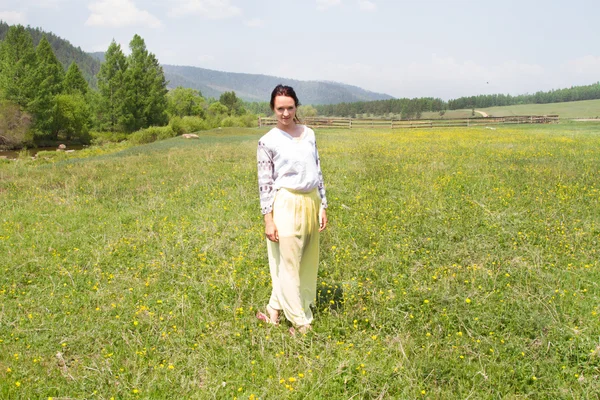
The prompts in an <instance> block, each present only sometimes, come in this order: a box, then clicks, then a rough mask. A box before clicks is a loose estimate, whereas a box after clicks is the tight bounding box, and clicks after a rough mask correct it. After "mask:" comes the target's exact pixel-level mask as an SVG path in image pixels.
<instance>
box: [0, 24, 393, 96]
mask: <svg viewBox="0 0 600 400" xmlns="http://www.w3.org/2000/svg"><path fill="white" fill-rule="evenodd" d="M8 28H9V25H8V24H6V23H4V22H2V21H0V40H3V39H4V37H5V36H6V32H7V31H8ZM27 30H28V31H29V33H30V34H31V37H32V39H33V44H34V46H37V44H38V43H39V41H40V39H41V38H42V36H43V35H46V38H47V39H48V41H49V42H50V45H51V46H52V49H53V50H54V54H56V57H57V58H58V60H59V61H60V62H61V64H62V65H63V66H64V67H65V70H66V69H67V68H68V67H69V65H70V64H71V62H72V61H75V62H76V63H77V65H78V66H79V68H80V69H81V72H82V73H83V76H84V77H85V79H86V80H87V81H88V82H89V83H90V85H91V86H92V87H94V88H96V87H97V80H96V75H97V74H98V72H99V71H100V66H101V65H102V62H103V61H104V52H94V53H86V52H84V51H83V50H81V49H80V48H79V47H75V46H73V45H72V44H71V43H69V41H68V40H65V39H62V38H60V37H58V36H56V35H54V34H53V33H50V32H45V31H43V30H41V29H40V28H31V27H27ZM162 67H163V69H164V72H165V78H166V79H167V81H168V82H169V84H168V87H169V88H175V87H177V86H183V87H187V88H192V89H197V90H200V92H202V95H203V96H204V97H214V98H219V97H220V96H221V93H223V92H230V91H234V92H235V93H236V95H237V96H238V97H240V98H242V99H244V100H246V101H269V96H270V95H271V91H272V90H273V88H274V87H275V86H276V85H277V84H279V83H282V84H284V85H290V86H293V87H294V89H295V90H296V92H297V93H298V97H300V101H301V102H302V103H303V104H315V105H316V104H337V103H352V102H356V101H371V100H388V99H393V97H392V96H388V95H387V94H381V93H375V92H370V91H368V90H364V89H361V88H359V87H357V86H351V85H346V84H343V83H338V82H325V81H299V80H295V79H286V78H279V77H275V76H269V75H258V74H241V73H234V72H222V71H214V70H210V69H204V68H198V67H184V66H177V65H163V66H162Z"/></svg>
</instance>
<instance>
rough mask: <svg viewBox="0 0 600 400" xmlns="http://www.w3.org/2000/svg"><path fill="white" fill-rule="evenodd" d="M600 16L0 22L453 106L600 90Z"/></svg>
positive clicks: (353, 4) (65, 10) (307, 13)
mask: <svg viewBox="0 0 600 400" xmlns="http://www.w3.org/2000/svg"><path fill="white" fill-rule="evenodd" d="M599 15H600V1H598V0H570V1H566V0H546V1H539V0H536V1H533V0H519V1H515V0H505V1H473V0H452V1H450V0H448V1H444V0H419V1H417V0H412V1H406V0H286V1H274V0H2V1H1V2H0V20H3V21H5V22H8V23H9V24H17V23H19V24H23V25H30V26H32V27H40V28H41V29H43V30H45V31H50V32H53V33H54V34H56V35H58V36H60V37H62V38H64V39H67V40H69V41H70V42H71V44H73V45H75V46H76V47H80V48H81V49H82V50H84V51H88V52H93V51H106V49H107V48H108V45H109V44H110V42H111V41H112V40H113V39H114V40H115V41H116V42H117V43H119V44H121V46H122V47H123V49H124V50H126V49H127V48H128V45H129V42H130V41H131V38H132V37H133V35H134V34H136V33H137V34H139V35H140V36H141V37H142V38H144V40H145V42H146V46H147V48H148V50H149V51H151V52H152V53H154V54H155V55H156V57H157V58H158V60H159V62H161V63H163V64H174V65H189V66H196V67H201V68H208V69H214V70H219V71H227V72H242V73H253V74H265V75H273V76H278V77H282V78H288V79H298V80H325V81H336V82H342V83H345V84H350V85H355V86H359V87H361V88H363V89H367V90H371V91H374V92H380V93H386V94H389V95H391V96H394V97H398V98H401V97H409V98H413V97H439V98H442V99H444V100H449V99H452V98H458V97H461V96H472V95H478V94H492V93H505V94H512V95H516V94H524V93H534V92H536V91H539V90H544V91H546V90H550V89H558V88H564V87H570V86H574V85H589V84H592V83H595V82H598V81H600V46H599V45H598V38H600V23H598V16H599ZM282 82H283V83H285V79H282ZM299 96H300V97H301V94H299Z"/></svg>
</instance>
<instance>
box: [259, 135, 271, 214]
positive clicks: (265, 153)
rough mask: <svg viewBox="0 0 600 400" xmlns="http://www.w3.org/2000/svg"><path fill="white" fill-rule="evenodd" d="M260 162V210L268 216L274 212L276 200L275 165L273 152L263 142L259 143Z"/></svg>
mask: <svg viewBox="0 0 600 400" xmlns="http://www.w3.org/2000/svg"><path fill="white" fill-rule="evenodd" d="M256 159H257V162H258V191H259V194H260V208H261V212H262V214H263V215H264V214H268V213H270V212H271V211H273V201H274V200H275V190H274V188H273V183H274V182H275V177H274V175H275V164H273V156H272V154H271V151H270V150H269V149H268V148H267V146H265V144H264V143H263V142H262V141H259V142H258V150H257V151H256Z"/></svg>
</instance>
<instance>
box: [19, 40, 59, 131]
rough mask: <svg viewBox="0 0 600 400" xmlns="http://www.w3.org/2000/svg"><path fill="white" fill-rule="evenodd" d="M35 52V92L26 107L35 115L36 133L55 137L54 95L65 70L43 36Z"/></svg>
mask: <svg viewBox="0 0 600 400" xmlns="http://www.w3.org/2000/svg"><path fill="white" fill-rule="evenodd" d="M35 52H36V59H37V66H36V69H35V72H34V77H33V79H34V82H35V84H36V92H35V96H34V98H33V100H32V101H31V102H30V103H29V105H28V109H29V111H30V112H31V113H32V114H33V115H34V117H35V121H34V125H35V128H36V130H37V132H38V134H41V135H44V136H48V137H50V138H52V139H57V135H58V125H57V124H56V121H55V120H54V117H55V115H54V114H55V111H56V110H55V106H56V104H55V101H54V97H55V96H56V95H58V94H59V93H61V92H62V89H63V80H64V75H65V72H64V69H63V67H62V65H61V63H60V62H59V61H58V59H57V58H56V56H55V55H54V51H52V47H51V46H50V42H48V40H47V39H46V37H45V36H43V37H42V39H41V40H40V43H39V44H38V47H37V48H36V51H35Z"/></svg>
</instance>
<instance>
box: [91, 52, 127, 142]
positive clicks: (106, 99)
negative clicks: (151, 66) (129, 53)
mask: <svg viewBox="0 0 600 400" xmlns="http://www.w3.org/2000/svg"><path fill="white" fill-rule="evenodd" d="M126 71H127V59H126V58H125V55H124V54H123V51H122V50H121V45H119V44H117V43H116V42H115V41H114V40H113V41H112V42H111V44H110V46H108V50H107V51H106V54H105V55H104V62H103V63H102V66H101V67H100V72H99V73H98V89H99V91H100V105H99V107H98V109H99V114H100V115H97V119H98V123H99V125H100V127H101V128H104V129H108V130H110V131H111V132H115V131H117V130H119V129H121V125H122V124H123V120H124V117H123V113H124V110H125V73H126Z"/></svg>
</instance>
